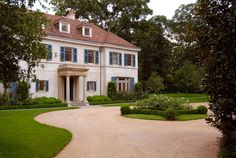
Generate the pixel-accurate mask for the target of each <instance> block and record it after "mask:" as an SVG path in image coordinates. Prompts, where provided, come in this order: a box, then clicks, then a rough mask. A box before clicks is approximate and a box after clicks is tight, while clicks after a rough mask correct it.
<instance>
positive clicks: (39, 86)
mask: <svg viewBox="0 0 236 158" xmlns="http://www.w3.org/2000/svg"><path fill="white" fill-rule="evenodd" d="M48 83H49V82H48V81H47V80H37V81H36V92H38V91H40V92H47V91H48V86H49V85H48Z"/></svg>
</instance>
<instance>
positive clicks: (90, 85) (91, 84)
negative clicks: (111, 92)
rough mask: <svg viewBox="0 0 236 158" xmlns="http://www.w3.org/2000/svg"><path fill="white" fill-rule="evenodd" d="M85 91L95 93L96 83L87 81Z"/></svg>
mask: <svg viewBox="0 0 236 158" xmlns="http://www.w3.org/2000/svg"><path fill="white" fill-rule="evenodd" d="M87 91H96V82H95V81H88V82H87Z"/></svg>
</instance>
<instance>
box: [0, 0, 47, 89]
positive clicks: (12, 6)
mask: <svg viewBox="0 0 236 158" xmlns="http://www.w3.org/2000/svg"><path fill="white" fill-rule="evenodd" d="M32 4H33V1H28V3H26V1H24V0H22V1H16V0H1V1H0V19H1V20H0V56H1V58H0V81H1V82H3V84H4V86H5V87H6V86H7V84H6V83H7V82H11V81H17V80H19V79H20V78H22V77H28V78H29V77H30V75H31V73H32V70H33V67H35V66H36V65H37V62H38V61H39V59H40V57H42V56H45V54H46V53H47V50H46V48H45V46H44V44H42V43H41V41H42V38H43V37H44V33H43V30H42V29H41V28H42V25H43V24H46V19H45V18H44V17H43V16H42V14H41V13H39V12H32V11H29V10H27V9H26V6H27V5H32ZM20 61H26V62H27V63H28V69H27V71H25V70H23V69H21V67H20V66H19V62H20Z"/></svg>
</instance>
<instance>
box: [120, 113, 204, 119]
mask: <svg viewBox="0 0 236 158" xmlns="http://www.w3.org/2000/svg"><path fill="white" fill-rule="evenodd" d="M123 116H125V117H128V118H136V119H145V120H162V121H164V120H166V118H164V117H162V116H160V115H146V114H127V115H123ZM206 117H207V114H184V115H177V116H176V120H177V121H188V120H196V119H203V118H206Z"/></svg>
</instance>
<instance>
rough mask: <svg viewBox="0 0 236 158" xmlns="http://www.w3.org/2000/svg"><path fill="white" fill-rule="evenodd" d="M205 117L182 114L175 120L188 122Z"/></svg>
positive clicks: (202, 115)
mask: <svg viewBox="0 0 236 158" xmlns="http://www.w3.org/2000/svg"><path fill="white" fill-rule="evenodd" d="M206 117H207V114H183V115H177V116H176V119H177V120H179V121H188V120H197V119H204V118H206Z"/></svg>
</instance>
